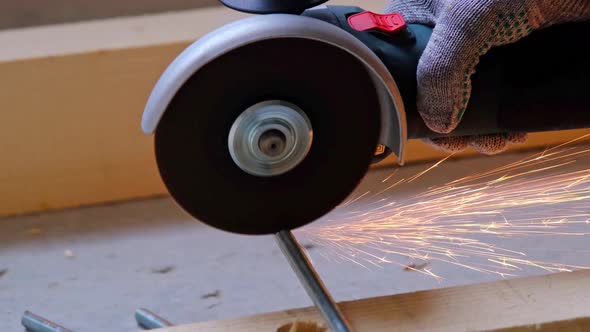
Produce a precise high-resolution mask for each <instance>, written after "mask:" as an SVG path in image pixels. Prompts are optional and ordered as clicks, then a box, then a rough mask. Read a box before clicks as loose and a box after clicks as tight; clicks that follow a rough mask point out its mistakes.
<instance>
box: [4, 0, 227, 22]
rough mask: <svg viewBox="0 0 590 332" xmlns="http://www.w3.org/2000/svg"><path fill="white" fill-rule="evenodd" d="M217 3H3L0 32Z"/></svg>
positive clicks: (85, 0) (199, 0)
mask: <svg viewBox="0 0 590 332" xmlns="http://www.w3.org/2000/svg"><path fill="white" fill-rule="evenodd" d="M219 5H220V3H219V1H217V0H166V1H162V0H125V1H120V0H101V1H96V0H44V1H21V0H3V1H0V29H10V28H12V29H14V28H22V27H30V26H38V25H47V24H58V23H70V22H80V21H85V20H96V19H104V18H109V17H121V16H131V15H142V14H153V13H161V12H169V11H175V10H186V9H194V8H200V7H207V6H219Z"/></svg>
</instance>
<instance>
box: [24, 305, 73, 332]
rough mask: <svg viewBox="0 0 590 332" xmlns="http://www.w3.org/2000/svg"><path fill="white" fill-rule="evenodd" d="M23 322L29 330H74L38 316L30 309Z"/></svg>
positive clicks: (37, 331) (50, 331)
mask: <svg viewBox="0 0 590 332" xmlns="http://www.w3.org/2000/svg"><path fill="white" fill-rule="evenodd" d="M21 323H22V324H23V326H24V327H25V329H27V331H29V332H72V330H69V329H67V328H65V327H63V326H60V325H58V324H56V323H54V322H52V321H50V320H47V319H45V318H43V317H41V316H37V315H35V314H34V313H32V312H30V311H28V310H27V311H25V313H24V315H23V318H22V320H21Z"/></svg>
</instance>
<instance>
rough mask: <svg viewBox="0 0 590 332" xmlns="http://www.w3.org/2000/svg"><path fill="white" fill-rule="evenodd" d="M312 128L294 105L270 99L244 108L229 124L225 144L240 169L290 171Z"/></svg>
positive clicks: (302, 155) (307, 144)
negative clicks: (226, 143) (230, 125)
mask: <svg viewBox="0 0 590 332" xmlns="http://www.w3.org/2000/svg"><path fill="white" fill-rule="evenodd" d="M312 138H313V131H312V128H311V123H310V121H309V119H308V118H307V116H306V115H305V113H304V112H303V111H302V110H301V109H300V108H299V107H297V106H296V105H294V104H292V103H289V102H286V101H281V100H270V101H264V102H261V103H258V104H256V105H253V106H252V107H250V108H248V109H247V110H245V111H244V112H243V113H242V114H240V116H239V117H238V118H237V119H236V121H235V122H234V124H233V125H232V127H231V129H230V132H229V137H228V148H229V152H230V154H231V156H232V159H233V160H234V162H235V163H236V165H238V166H239V167H240V168H241V169H242V170H244V171H245V172H247V173H249V174H252V175H256V176H276V175H280V174H283V173H285V172H288V171H290V170H291V169H293V168H294V167H295V166H297V165H298V164H299V163H300V162H301V161H302V160H303V159H304V158H305V156H306V155H307V153H308V152H309V149H310V147H311V142H312Z"/></svg>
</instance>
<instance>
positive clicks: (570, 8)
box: [386, 0, 590, 154]
mask: <svg viewBox="0 0 590 332" xmlns="http://www.w3.org/2000/svg"><path fill="white" fill-rule="evenodd" d="M386 12H387V13H392V12H399V13H401V14H402V15H403V16H404V18H405V20H406V21H407V22H408V23H418V24H424V25H429V26H433V27H434V29H433V32H432V36H431V38H430V41H429V42H428V44H427V46H426V49H425V50H424V53H423V55H422V56H421V58H420V61H419V63H418V70H417V80H418V87H417V88H418V94H417V106H418V111H419V113H420V115H421V117H422V119H423V120H424V122H425V123H426V125H427V126H428V128H430V129H431V130H432V131H435V132H437V133H449V132H451V131H453V130H454V129H455V128H456V127H457V125H458V124H459V122H460V121H461V118H462V117H463V114H464V112H465V109H466V108H467V105H468V102H469V98H470V95H471V75H472V74H473V73H474V72H475V67H476V66H477V64H478V62H479V58H480V56H482V55H484V54H486V52H488V51H489V50H490V48H492V47H495V46H501V45H505V44H509V43H514V42H517V41H518V40H520V39H522V38H524V37H526V36H527V35H529V34H530V33H531V32H533V31H535V30H539V29H543V28H546V27H549V26H552V25H556V24H561V23H570V22H576V21H585V20H589V19H590V0H389V2H388V4H387V6H386ZM589 38H590V37H589ZM473 111H474V112H477V110H476V109H475V110H473ZM525 141H526V134H525V133H509V134H502V135H480V136H466V137H448V138H447V137H445V138H437V139H428V140H427V142H428V143H430V144H432V145H434V146H436V147H438V148H440V149H442V150H444V151H449V152H457V151H461V150H464V149H466V148H468V147H470V146H471V147H473V148H475V149H476V150H478V151H479V152H481V153H484V154H496V153H499V152H502V151H504V150H505V149H506V148H507V147H508V146H509V144H510V143H523V142H525Z"/></svg>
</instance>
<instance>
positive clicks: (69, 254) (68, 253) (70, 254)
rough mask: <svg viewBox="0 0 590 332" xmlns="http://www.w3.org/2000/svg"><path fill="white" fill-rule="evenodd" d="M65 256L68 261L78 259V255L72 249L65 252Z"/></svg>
mask: <svg viewBox="0 0 590 332" xmlns="http://www.w3.org/2000/svg"><path fill="white" fill-rule="evenodd" d="M64 256H65V257H66V258H67V259H74V258H76V254H75V253H74V251H72V250H70V249H67V250H64Z"/></svg>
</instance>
